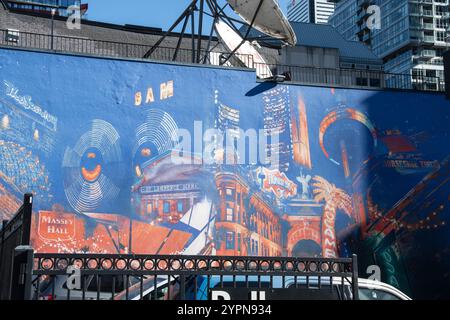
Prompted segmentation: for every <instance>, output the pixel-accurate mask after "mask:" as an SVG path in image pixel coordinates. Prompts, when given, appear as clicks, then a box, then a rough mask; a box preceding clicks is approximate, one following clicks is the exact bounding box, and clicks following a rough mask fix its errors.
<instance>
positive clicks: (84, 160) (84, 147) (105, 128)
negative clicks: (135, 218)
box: [62, 120, 122, 213]
mask: <svg viewBox="0 0 450 320" xmlns="http://www.w3.org/2000/svg"><path fill="white" fill-rule="evenodd" d="M119 138H120V137H119V134H118V132H117V131H116V130H115V129H114V127H113V126H112V125H111V124H110V123H108V122H106V121H103V120H93V121H92V122H91V123H90V128H89V129H88V131H86V132H85V133H84V134H83V135H82V136H81V137H80V139H79V140H78V141H77V143H76V144H75V146H74V147H73V148H71V147H67V148H66V150H65V153H64V159H63V164H62V169H63V174H64V191H65V194H66V197H67V200H68V202H69V203H70V205H71V207H72V208H73V209H74V210H75V211H76V212H79V213H84V212H93V211H94V210H96V209H98V208H99V207H100V206H101V205H102V204H104V203H107V202H109V201H110V200H112V199H114V198H116V197H117V196H118V194H119V191H120V189H119V181H118V180H119V179H120V177H121V175H120V172H121V171H122V170H118V168H119V166H120V165H121V162H122V154H121V151H120V146H119Z"/></svg>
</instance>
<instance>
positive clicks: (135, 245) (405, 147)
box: [0, 49, 450, 298]
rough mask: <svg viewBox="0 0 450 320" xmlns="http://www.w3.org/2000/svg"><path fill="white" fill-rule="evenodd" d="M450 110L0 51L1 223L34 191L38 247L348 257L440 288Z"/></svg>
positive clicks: (168, 69) (179, 69)
mask: <svg viewBox="0 0 450 320" xmlns="http://www.w3.org/2000/svg"><path fill="white" fill-rule="evenodd" d="M449 106H450V104H449V102H448V101H447V100H445V98H444V96H443V95H440V94H433V93H414V92H393V91H392V92H389V91H370V90H353V89H352V90H350V89H341V88H323V87H308V86H299V85H288V84H278V85H276V84H274V83H257V82H256V81H255V75H254V73H253V72H246V71H240V70H227V69H220V68H210V67H194V66H178V65H171V64H158V63H150V62H138V61H122V60H110V59H100V58H86V57H77V56H69V55H56V54H47V53H36V52H26V51H19V50H6V49H1V50H0V150H1V156H0V215H1V217H2V218H8V217H10V216H11V214H13V213H14V212H15V210H16V209H17V208H18V206H19V205H20V199H21V198H22V196H23V193H26V192H32V193H33V194H34V195H35V201H34V205H33V209H34V216H33V236H32V241H33V246H34V248H35V250H36V251H40V252H47V253H52V252H55V253H62V252H71V253H72V252H93V253H135V254H174V253H182V254H211V255H250V256H252V255H253V256H324V257H337V256H349V255H351V254H352V253H357V254H358V256H359V258H360V264H361V266H360V267H361V268H360V272H361V276H362V277H367V276H370V274H366V270H370V269H368V267H370V266H374V265H375V266H379V267H380V269H381V272H382V280H383V281H385V282H387V283H390V284H392V285H394V286H397V287H399V288H401V289H402V290H403V291H405V292H406V293H408V294H410V295H412V296H413V297H416V298H449V297H450V296H449V293H448V289H447V288H448V286H449V285H450V273H449V272H450V230H449V224H450V217H449V214H450V210H449V208H450V203H449V200H450V192H449V191H450V187H449V165H448V160H449V155H450V144H449V142H448V141H449V127H448V123H449V120H450V119H449V117H450V112H449V110H450V109H449ZM430 268H431V269H430ZM430 270H433V272H430Z"/></svg>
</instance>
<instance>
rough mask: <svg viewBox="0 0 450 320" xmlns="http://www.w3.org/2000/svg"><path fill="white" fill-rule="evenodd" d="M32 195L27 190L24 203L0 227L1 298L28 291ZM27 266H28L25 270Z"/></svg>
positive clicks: (26, 294) (18, 295)
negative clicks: (11, 217) (9, 219)
mask: <svg viewBox="0 0 450 320" xmlns="http://www.w3.org/2000/svg"><path fill="white" fill-rule="evenodd" d="M32 205H33V196H32V195H31V194H26V195H25V196H24V200H23V205H22V206H21V207H20V209H19V210H18V212H17V213H16V215H15V216H14V218H13V219H11V221H3V224H2V229H1V230H0V300H11V299H24V298H27V297H29V294H30V286H29V284H30V280H31V279H30V276H31V269H30V268H31V266H30V265H29V263H28V264H27V262H28V261H29V259H30V257H32V256H31V255H30V254H31V253H32V251H31V253H30V250H29V247H28V246H29V245H30V229H31V215H32ZM27 268H28V270H27Z"/></svg>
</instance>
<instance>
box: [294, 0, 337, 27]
mask: <svg viewBox="0 0 450 320" xmlns="http://www.w3.org/2000/svg"><path fill="white" fill-rule="evenodd" d="M334 6H335V4H334V3H333V2H330V1H328V0H292V1H291V3H290V4H289V5H288V19H289V20H290V21H295V22H306V23H328V18H329V17H330V16H331V15H332V14H333V12H334Z"/></svg>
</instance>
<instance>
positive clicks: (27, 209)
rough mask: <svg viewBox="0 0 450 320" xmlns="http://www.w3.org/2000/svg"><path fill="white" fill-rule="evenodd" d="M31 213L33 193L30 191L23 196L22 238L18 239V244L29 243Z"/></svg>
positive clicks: (25, 244) (26, 244)
mask: <svg viewBox="0 0 450 320" xmlns="http://www.w3.org/2000/svg"><path fill="white" fill-rule="evenodd" d="M32 214H33V195H32V194H31V193H27V194H25V196H24V198H23V218H22V219H23V220H22V239H21V241H20V244H21V245H24V246H28V245H30V238H31V217H32Z"/></svg>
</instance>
